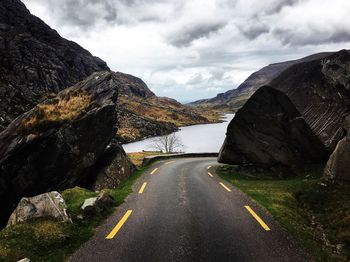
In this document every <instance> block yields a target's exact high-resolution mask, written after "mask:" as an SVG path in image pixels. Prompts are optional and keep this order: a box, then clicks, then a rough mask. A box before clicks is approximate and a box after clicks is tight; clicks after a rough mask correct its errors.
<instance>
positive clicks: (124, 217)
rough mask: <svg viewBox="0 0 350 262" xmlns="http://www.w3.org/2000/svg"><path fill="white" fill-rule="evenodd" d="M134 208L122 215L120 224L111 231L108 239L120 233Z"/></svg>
mask: <svg viewBox="0 0 350 262" xmlns="http://www.w3.org/2000/svg"><path fill="white" fill-rule="evenodd" d="M131 213H132V210H128V211H127V212H126V213H125V215H124V216H123V217H122V219H121V220H120V221H119V222H118V224H117V225H116V226H115V227H114V228H113V229H112V231H111V233H109V234H108V236H106V239H112V238H114V237H115V235H116V234H117V233H118V231H119V230H120V229H121V228H122V226H123V225H124V223H125V222H126V220H128V218H129V216H130V215H131Z"/></svg>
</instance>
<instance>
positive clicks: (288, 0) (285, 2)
mask: <svg viewBox="0 0 350 262" xmlns="http://www.w3.org/2000/svg"><path fill="white" fill-rule="evenodd" d="M299 2H300V0H282V1H279V2H278V3H276V5H274V6H273V7H272V8H271V9H269V10H266V14H269V15H270V14H275V13H279V12H281V10H282V9H283V8H284V7H287V6H293V5H295V4H297V3H299Z"/></svg>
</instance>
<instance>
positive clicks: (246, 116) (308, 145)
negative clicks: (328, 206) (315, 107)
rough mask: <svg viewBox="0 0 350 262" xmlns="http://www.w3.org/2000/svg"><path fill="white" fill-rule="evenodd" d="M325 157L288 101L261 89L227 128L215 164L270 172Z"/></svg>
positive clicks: (271, 90) (321, 146) (320, 144)
mask: <svg viewBox="0 0 350 262" xmlns="http://www.w3.org/2000/svg"><path fill="white" fill-rule="evenodd" d="M327 156H328V153H327V151H326V149H325V148H324V146H323V145H322V143H321V142H320V141H319V140H318V138H317V137H316V136H315V135H314V133H313V132H312V130H311V129H310V127H309V126H308V125H307V124H306V122H305V120H304V119H303V117H302V116H301V115H300V113H299V112H298V111H297V110H296V108H295V106H294V105H293V104H292V102H291V101H290V99H289V98H288V97H287V96H286V95H284V94H283V93H282V92H280V91H277V90H275V89H273V88H271V87H267V86H264V87H261V88H260V89H259V90H258V91H256V92H255V93H254V95H253V96H252V97H251V98H250V99H249V100H248V101H247V103H246V104H245V105H244V106H243V107H242V108H241V109H240V110H239V111H238V112H237V114H236V116H235V117H234V118H233V120H232V121H231V123H230V124H229V126H228V129H227V133H226V140H225V142H224V145H223V146H222V148H221V150H220V154H219V162H221V163H227V164H238V165H250V164H252V165H255V166H257V167H264V168H271V167H274V166H294V165H302V164H307V163H319V162H323V161H325V160H326V159H327Z"/></svg>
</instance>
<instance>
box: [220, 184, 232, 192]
mask: <svg viewBox="0 0 350 262" xmlns="http://www.w3.org/2000/svg"><path fill="white" fill-rule="evenodd" d="M220 185H221V186H222V187H223V188H225V189H226V190H227V191H228V192H231V189H229V188H228V187H227V186H225V185H224V183H222V182H220Z"/></svg>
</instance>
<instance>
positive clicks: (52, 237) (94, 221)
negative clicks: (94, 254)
mask: <svg viewBox="0 0 350 262" xmlns="http://www.w3.org/2000/svg"><path fill="white" fill-rule="evenodd" d="M146 169H147V167H144V168H142V169H140V170H138V171H136V172H135V173H134V174H132V175H131V176H130V177H129V178H128V179H127V180H125V181H124V182H123V183H122V184H121V185H120V186H119V187H118V188H117V189H113V190H108V192H109V193H110V194H111V195H112V196H113V197H114V198H115V200H116V202H117V206H119V205H121V204H122V203H123V202H124V200H125V198H126V197H127V196H128V195H129V194H130V193H131V192H132V186H133V184H134V182H135V181H136V179H137V178H138V177H140V176H141V175H142V173H143V172H144V171H145V170H146ZM96 195H97V193H95V192H92V191H89V190H86V189H82V188H79V187H75V188H72V189H67V190H65V191H63V192H62V196H63V198H64V199H65V201H66V203H67V206H68V212H69V214H71V216H72V218H73V222H74V223H73V224H72V225H71V224H65V223H62V222H60V221H57V220H55V219H51V218H45V219H33V220H31V221H27V222H23V223H18V224H17V225H15V226H12V227H9V228H6V229H4V230H2V231H0V261H6V262H7V261H18V260H19V259H22V258H25V257H28V258H30V259H31V261H45V262H47V261H50V262H51V261H52V262H56V261H57V262H58V261H64V260H65V259H66V258H67V257H68V256H69V255H70V254H72V253H73V252H74V251H75V250H77V249H78V248H79V247H80V246H81V245H82V244H83V243H84V242H86V241H88V240H89V239H90V238H91V237H92V236H93V234H94V232H95V228H96V227H97V226H98V225H100V224H101V223H102V222H103V221H104V220H105V219H106V218H107V217H108V216H109V215H110V214H111V213H112V212H113V211H114V210H115V208H110V209H108V210H106V211H104V212H103V213H101V214H98V215H95V216H94V217H91V218H89V219H83V220H82V219H79V218H78V217H79V215H81V214H82V212H81V210H80V207H81V205H82V204H83V202H84V200H85V199H87V198H90V197H94V196H96Z"/></svg>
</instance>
